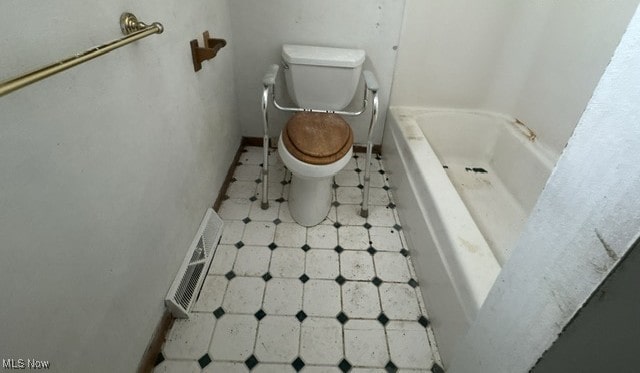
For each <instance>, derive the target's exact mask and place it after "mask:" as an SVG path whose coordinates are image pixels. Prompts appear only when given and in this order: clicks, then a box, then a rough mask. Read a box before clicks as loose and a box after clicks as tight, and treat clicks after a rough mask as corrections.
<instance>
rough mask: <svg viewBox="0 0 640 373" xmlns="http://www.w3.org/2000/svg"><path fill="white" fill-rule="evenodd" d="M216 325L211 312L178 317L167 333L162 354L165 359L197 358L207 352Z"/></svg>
mask: <svg viewBox="0 0 640 373" xmlns="http://www.w3.org/2000/svg"><path fill="white" fill-rule="evenodd" d="M215 326H216V319H215V317H214V316H213V314H212V313H192V314H190V315H189V319H178V320H176V321H175V322H174V323H173V327H172V328H171V331H169V334H168V335H167V340H166V342H165V344H164V347H163V349H162V350H163V354H164V356H165V357H166V358H167V359H199V358H201V357H202V355H204V354H206V353H207V349H208V348H209V341H210V340H211V334H212V333H213V329H214V327H215Z"/></svg>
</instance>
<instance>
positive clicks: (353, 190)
mask: <svg viewBox="0 0 640 373" xmlns="http://www.w3.org/2000/svg"><path fill="white" fill-rule="evenodd" d="M336 197H337V198H338V202H340V203H351V204H359V203H362V189H360V188H358V187H339V188H338V189H336Z"/></svg>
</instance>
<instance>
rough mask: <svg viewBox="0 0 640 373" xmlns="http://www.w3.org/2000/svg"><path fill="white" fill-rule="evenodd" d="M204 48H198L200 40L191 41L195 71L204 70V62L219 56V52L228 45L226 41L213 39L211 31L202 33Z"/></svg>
mask: <svg viewBox="0 0 640 373" xmlns="http://www.w3.org/2000/svg"><path fill="white" fill-rule="evenodd" d="M202 38H203V39H204V43H203V44H204V46H202V47H200V46H198V40H196V39H193V40H191V42H190V44H191V57H192V59H193V70H194V71H199V70H200V69H201V68H202V61H206V60H210V59H212V58H213V57H215V56H216V55H217V54H218V51H219V50H220V49H222V48H223V47H224V46H225V45H227V41H226V40H224V39H213V38H211V37H209V31H205V32H203V33H202Z"/></svg>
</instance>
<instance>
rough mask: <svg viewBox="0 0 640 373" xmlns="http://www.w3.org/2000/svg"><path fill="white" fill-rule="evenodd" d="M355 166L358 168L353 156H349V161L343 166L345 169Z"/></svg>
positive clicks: (354, 167)
mask: <svg viewBox="0 0 640 373" xmlns="http://www.w3.org/2000/svg"><path fill="white" fill-rule="evenodd" d="M356 168H358V162H357V161H356V159H355V158H353V157H351V159H349V163H347V165H346V166H344V169H345V170H355V169H356Z"/></svg>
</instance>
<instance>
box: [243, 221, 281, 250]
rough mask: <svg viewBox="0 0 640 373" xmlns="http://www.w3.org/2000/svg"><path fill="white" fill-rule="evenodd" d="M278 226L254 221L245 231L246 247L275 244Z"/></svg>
mask: <svg viewBox="0 0 640 373" xmlns="http://www.w3.org/2000/svg"><path fill="white" fill-rule="evenodd" d="M275 231H276V225H275V224H273V223H270V222H266V221H252V222H250V223H249V224H247V226H246V227H245V229H244V235H243V236H242V242H244V244H245V245H268V244H270V243H271V242H273V237H274V234H275Z"/></svg>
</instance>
